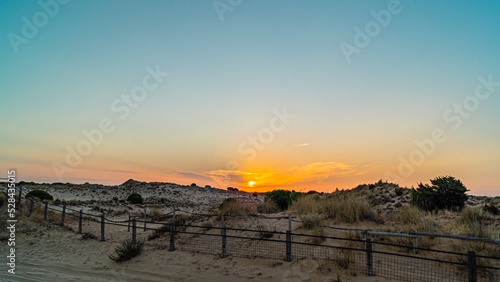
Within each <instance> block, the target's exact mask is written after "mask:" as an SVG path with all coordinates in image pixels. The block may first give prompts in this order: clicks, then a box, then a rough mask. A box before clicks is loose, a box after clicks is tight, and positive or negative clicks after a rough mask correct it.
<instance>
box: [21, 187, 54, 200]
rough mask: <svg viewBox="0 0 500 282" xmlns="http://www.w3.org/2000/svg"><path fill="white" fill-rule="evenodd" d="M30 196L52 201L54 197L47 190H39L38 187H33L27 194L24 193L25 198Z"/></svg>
mask: <svg viewBox="0 0 500 282" xmlns="http://www.w3.org/2000/svg"><path fill="white" fill-rule="evenodd" d="M31 197H35V198H39V199H40V200H42V201H46V200H47V201H52V200H54V197H52V195H50V194H49V193H48V192H46V191H43V190H40V189H35V190H32V191H30V192H29V193H28V194H26V198H27V199H29V198H31Z"/></svg>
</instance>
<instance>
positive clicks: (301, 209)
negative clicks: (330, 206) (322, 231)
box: [290, 194, 320, 215]
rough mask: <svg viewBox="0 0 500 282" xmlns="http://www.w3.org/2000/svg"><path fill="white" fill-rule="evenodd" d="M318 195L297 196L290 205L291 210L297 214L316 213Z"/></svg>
mask: <svg viewBox="0 0 500 282" xmlns="http://www.w3.org/2000/svg"><path fill="white" fill-rule="evenodd" d="M319 201H320V197H319V196H318V195H314V194H313V195H307V196H305V197H301V198H299V199H298V200H297V201H296V202H294V203H293V204H292V206H291V207H290V209H291V210H293V211H296V212H297V213H298V214H299V215H302V214H308V213H317V212H318V208H319Z"/></svg>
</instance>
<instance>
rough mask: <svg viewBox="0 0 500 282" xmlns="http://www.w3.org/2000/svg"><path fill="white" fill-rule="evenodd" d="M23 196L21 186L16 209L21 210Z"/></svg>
mask: <svg viewBox="0 0 500 282" xmlns="http://www.w3.org/2000/svg"><path fill="white" fill-rule="evenodd" d="M22 195H23V186H21V187H19V197H17V209H18V210H19V209H21V196H22Z"/></svg>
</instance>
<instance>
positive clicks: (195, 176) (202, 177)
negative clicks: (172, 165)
mask: <svg viewBox="0 0 500 282" xmlns="http://www.w3.org/2000/svg"><path fill="white" fill-rule="evenodd" d="M172 172H175V173H177V174H180V175H182V176H185V177H189V178H193V179H198V180H204V181H208V180H211V179H212V178H210V177H208V176H205V175H203V174H200V173H194V172H185V171H180V170H173V171H172Z"/></svg>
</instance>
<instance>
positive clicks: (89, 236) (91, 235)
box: [82, 232, 97, 240]
mask: <svg viewBox="0 0 500 282" xmlns="http://www.w3.org/2000/svg"><path fill="white" fill-rule="evenodd" d="M87 239H94V240H97V236H95V235H94V234H92V233H89V232H85V233H83V234H82V240H87Z"/></svg>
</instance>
